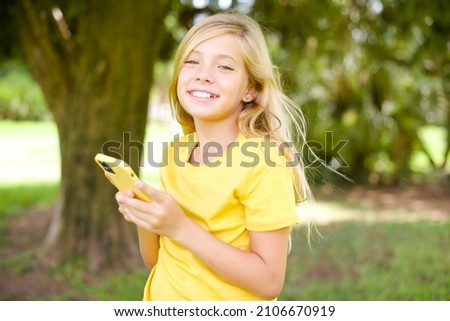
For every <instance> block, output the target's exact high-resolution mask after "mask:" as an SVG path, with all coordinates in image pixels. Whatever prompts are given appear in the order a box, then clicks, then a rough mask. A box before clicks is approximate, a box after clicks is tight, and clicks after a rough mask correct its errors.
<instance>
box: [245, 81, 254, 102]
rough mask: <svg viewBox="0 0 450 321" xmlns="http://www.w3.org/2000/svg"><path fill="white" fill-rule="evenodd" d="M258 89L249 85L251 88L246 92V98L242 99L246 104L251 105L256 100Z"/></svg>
mask: <svg viewBox="0 0 450 321" xmlns="http://www.w3.org/2000/svg"><path fill="white" fill-rule="evenodd" d="M256 94H257V92H256V89H255V87H254V86H252V85H249V87H248V88H247V90H246V91H245V94H244V97H243V98H242V101H243V102H244V103H249V102H251V101H253V100H255V98H256Z"/></svg>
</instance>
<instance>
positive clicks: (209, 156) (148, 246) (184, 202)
mask: <svg viewBox="0 0 450 321" xmlns="http://www.w3.org/2000/svg"><path fill="white" fill-rule="evenodd" d="M169 97H170V103H171V107H172V110H173V113H174V115H175V117H176V119H177V120H178V121H179V123H180V124H181V125H182V127H183V129H184V132H185V133H186V136H183V137H181V138H178V139H176V140H175V141H174V142H173V143H172V144H171V146H169V147H168V149H167V151H166V154H165V157H166V162H165V163H166V164H167V165H166V166H164V167H162V168H161V171H160V175H161V187H162V190H161V191H159V190H156V189H154V188H152V187H151V186H149V185H146V184H145V183H143V182H142V181H139V182H138V183H137V184H136V186H137V187H138V188H140V189H142V190H143V191H144V192H145V193H147V194H148V195H149V196H150V198H151V199H152V200H153V201H152V202H150V203H147V202H143V201H140V200H137V199H135V198H133V194H132V193H131V192H125V193H123V192H122V193H120V192H119V193H117V195H116V197H117V201H118V204H119V211H120V212H121V213H122V214H123V215H124V217H125V219H126V220H127V221H129V222H132V223H134V224H136V225H137V228H138V235H139V244H140V250H141V254H142V257H143V259H144V261H145V263H146V264H147V266H148V267H149V268H151V273H150V276H149V278H148V281H147V284H146V286H145V290H144V300H273V299H276V298H277V296H278V295H279V293H280V292H281V290H282V287H283V282H284V277H285V271H286V261H287V255H288V251H289V249H288V248H289V231H290V228H291V227H292V226H293V225H295V224H296V223H297V222H298V217H297V213H296V202H298V201H299V200H301V199H304V198H306V197H307V196H308V195H309V187H308V183H307V181H306V179H305V176H304V171H303V166H302V162H301V161H300V159H299V158H297V157H296V155H297V153H296V151H295V150H294V147H293V146H294V144H293V143H292V137H291V136H290V135H289V130H288V129H289V128H297V129H299V131H297V132H296V137H301V138H303V139H304V133H303V131H302V126H301V125H303V119H302V117H301V116H302V115H301V114H299V113H300V112H299V108H298V107H297V106H295V105H294V104H293V103H292V101H291V100H290V99H289V98H287V97H286V96H285V95H284V94H283V92H282V90H281V88H280V83H279V79H278V76H277V73H276V70H275V68H274V66H273V65H272V62H271V60H270V57H269V53H268V49H267V45H266V43H265V40H264V36H263V33H262V31H261V28H260V27H259V25H258V24H257V23H256V22H255V21H254V20H253V19H251V18H250V17H248V16H246V15H243V14H239V13H230V12H228V13H220V14H216V15H214V16H211V17H208V18H206V19H204V20H203V21H201V22H200V23H198V24H196V25H195V26H194V27H193V28H191V29H190V30H189V32H188V33H187V34H186V36H185V38H184V39H183V41H182V42H181V44H180V46H179V48H178V51H177V54H176V58H175V68H174V76H173V81H172V83H171V87H170V89H169ZM284 115H288V116H290V117H289V118H290V119H291V120H293V122H290V123H288V122H287V121H286V120H285V119H284Z"/></svg>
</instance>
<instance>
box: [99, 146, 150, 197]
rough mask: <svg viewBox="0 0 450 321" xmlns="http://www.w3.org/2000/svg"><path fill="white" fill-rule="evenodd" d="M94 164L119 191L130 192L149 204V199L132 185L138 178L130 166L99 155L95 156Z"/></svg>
mask: <svg viewBox="0 0 450 321" xmlns="http://www.w3.org/2000/svg"><path fill="white" fill-rule="evenodd" d="M95 162H96V163H97V164H98V166H100V168H101V169H102V170H103V171H104V173H105V174H106V177H107V178H108V179H109V181H110V182H111V183H112V184H113V185H114V186H115V187H116V188H117V189H118V190H119V191H126V190H131V191H133V192H134V195H135V197H136V198H138V199H140V200H143V201H147V202H151V199H150V197H149V196H148V195H147V194H145V193H144V192H143V191H141V190H140V189H138V188H137V187H136V186H135V185H134V183H135V182H136V181H137V180H138V179H139V177H138V176H137V175H136V174H135V173H134V171H133V169H132V168H131V167H130V165H128V164H127V163H125V162H124V161H122V160H120V159H117V158H114V157H111V156H107V155H104V154H100V153H99V154H97V155H95Z"/></svg>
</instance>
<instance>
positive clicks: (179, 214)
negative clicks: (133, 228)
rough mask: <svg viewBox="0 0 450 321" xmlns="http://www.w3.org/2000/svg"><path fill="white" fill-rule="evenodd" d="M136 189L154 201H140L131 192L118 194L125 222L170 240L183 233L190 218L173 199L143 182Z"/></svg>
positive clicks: (137, 184)
mask: <svg viewBox="0 0 450 321" xmlns="http://www.w3.org/2000/svg"><path fill="white" fill-rule="evenodd" d="M136 187H137V188H139V189H141V190H142V191H143V192H145V193H146V194H147V195H148V196H150V198H151V199H152V200H153V201H152V202H150V203H148V202H144V201H141V200H138V199H136V198H134V197H133V196H134V193H133V192H131V191H127V192H118V193H117V194H116V199H117V202H118V204H119V212H120V213H122V214H123V216H124V218H125V220H127V221H128V222H131V223H134V224H136V225H137V226H139V227H141V228H143V229H145V230H147V231H150V232H153V233H156V234H159V235H165V236H167V237H169V238H175V237H176V236H177V235H178V234H179V233H181V230H182V227H183V225H184V222H186V220H188V218H187V216H186V214H185V213H184V212H183V210H182V209H181V208H180V206H179V205H178V204H177V202H176V201H175V200H174V199H173V197H172V196H171V195H170V194H168V193H164V192H161V191H158V190H157V189H155V188H153V187H151V186H150V185H147V184H145V183H144V182H142V181H137V182H136Z"/></svg>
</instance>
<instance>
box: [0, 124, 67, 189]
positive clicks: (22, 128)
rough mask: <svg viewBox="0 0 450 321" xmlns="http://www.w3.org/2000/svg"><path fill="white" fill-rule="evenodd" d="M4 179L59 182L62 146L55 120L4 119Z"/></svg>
mask: <svg viewBox="0 0 450 321" xmlns="http://www.w3.org/2000/svg"><path fill="white" fill-rule="evenodd" d="M0 137H1V140H0V151H1V153H0V164H2V167H1V171H0V182H1V184H2V185H9V184H17V183H19V182H39V181H43V182H57V181H58V180H59V164H60V158H59V152H58V151H59V146H58V133H57V130H56V125H55V124H54V123H53V122H20V123H17V122H13V121H1V122H0Z"/></svg>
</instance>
